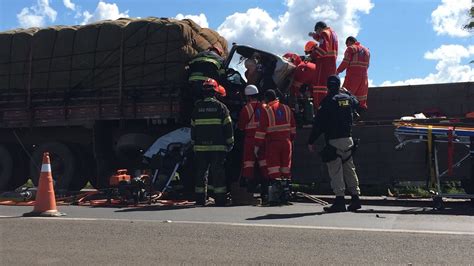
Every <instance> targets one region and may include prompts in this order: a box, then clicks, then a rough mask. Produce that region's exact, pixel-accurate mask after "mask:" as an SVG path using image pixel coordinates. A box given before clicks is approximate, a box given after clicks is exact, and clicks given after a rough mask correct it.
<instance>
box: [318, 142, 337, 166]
mask: <svg viewBox="0 0 474 266" xmlns="http://www.w3.org/2000/svg"><path fill="white" fill-rule="evenodd" d="M319 155H320V156H321V161H322V162H323V163H327V162H330V161H334V160H336V159H337V157H339V155H337V149H336V147H334V146H332V145H331V144H329V143H326V146H324V148H323V150H322V151H320V152H319Z"/></svg>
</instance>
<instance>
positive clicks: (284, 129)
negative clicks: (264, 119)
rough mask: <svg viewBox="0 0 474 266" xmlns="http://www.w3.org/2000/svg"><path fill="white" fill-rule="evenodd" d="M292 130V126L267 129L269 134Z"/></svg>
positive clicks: (286, 125) (284, 125)
mask: <svg viewBox="0 0 474 266" xmlns="http://www.w3.org/2000/svg"><path fill="white" fill-rule="evenodd" d="M287 130H290V124H282V125H276V126H272V127H268V128H267V132H280V131H287Z"/></svg>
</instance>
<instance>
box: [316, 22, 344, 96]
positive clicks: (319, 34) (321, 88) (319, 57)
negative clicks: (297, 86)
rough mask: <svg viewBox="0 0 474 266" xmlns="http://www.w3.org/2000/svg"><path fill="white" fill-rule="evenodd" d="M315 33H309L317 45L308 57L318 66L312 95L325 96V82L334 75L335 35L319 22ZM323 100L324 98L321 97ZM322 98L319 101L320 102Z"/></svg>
mask: <svg viewBox="0 0 474 266" xmlns="http://www.w3.org/2000/svg"><path fill="white" fill-rule="evenodd" d="M314 31H315V32H310V33H309V35H310V36H311V37H313V38H314V39H315V40H316V41H317V42H318V43H319V45H318V46H315V47H314V48H313V50H312V51H311V54H310V57H311V60H312V61H313V62H316V64H317V65H318V69H317V73H318V74H317V84H316V86H315V87H314V88H313V95H314V94H317V93H321V94H323V93H324V94H327V80H328V77H329V76H331V75H334V74H336V59H337V49H338V43H337V35H336V32H335V31H333V30H332V29H331V28H330V27H328V26H327V25H326V23H324V22H322V21H319V22H318V23H316V25H315V26H314ZM323 98H324V97H323ZM321 100H322V98H321V99H320V100H319V102H321Z"/></svg>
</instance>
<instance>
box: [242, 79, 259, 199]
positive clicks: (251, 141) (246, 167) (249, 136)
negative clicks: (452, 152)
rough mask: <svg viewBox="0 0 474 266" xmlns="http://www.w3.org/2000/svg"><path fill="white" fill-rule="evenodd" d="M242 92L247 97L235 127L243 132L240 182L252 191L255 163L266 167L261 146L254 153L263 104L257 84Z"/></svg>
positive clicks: (255, 180)
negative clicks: (257, 152) (259, 98)
mask: <svg viewBox="0 0 474 266" xmlns="http://www.w3.org/2000/svg"><path fill="white" fill-rule="evenodd" d="M244 93H245V96H246V98H247V104H246V105H245V106H244V108H242V110H241V111H240V115H239V122H238V124H237V127H238V128H239V129H240V130H241V131H243V132H244V134H245V139H244V154H243V162H242V177H241V179H242V180H241V183H244V184H245V183H246V184H247V191H248V192H252V193H253V192H254V190H255V188H256V186H257V183H258V181H257V178H256V176H255V163H258V165H259V167H260V169H261V170H262V169H264V168H266V161H265V157H264V156H263V154H262V152H263V147H262V151H260V152H259V154H258V155H256V154H255V153H254V149H255V132H256V130H257V128H258V124H259V121H260V116H261V113H262V111H263V110H262V109H263V108H264V105H263V104H262V103H261V102H260V101H259V100H258V94H259V91H258V88H257V86H255V85H248V86H247V87H246V88H245V90H244ZM263 174H264V171H261V175H263Z"/></svg>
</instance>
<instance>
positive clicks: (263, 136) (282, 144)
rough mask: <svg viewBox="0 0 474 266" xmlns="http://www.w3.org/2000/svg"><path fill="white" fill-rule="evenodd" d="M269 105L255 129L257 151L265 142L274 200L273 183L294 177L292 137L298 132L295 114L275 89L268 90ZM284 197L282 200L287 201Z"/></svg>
mask: <svg viewBox="0 0 474 266" xmlns="http://www.w3.org/2000/svg"><path fill="white" fill-rule="evenodd" d="M265 102H266V103H267V105H266V107H265V108H264V109H263V112H262V114H261V116H260V121H259V126H258V128H257V131H256V132H255V145H256V146H255V150H254V152H255V154H258V152H259V149H260V147H262V146H264V145H265V159H266V161H267V170H268V172H267V174H268V178H269V182H270V186H269V190H268V191H269V196H268V197H269V198H268V200H269V201H271V199H270V198H271V194H272V193H271V191H270V188H271V187H275V186H278V184H282V183H283V182H288V180H290V179H291V172H290V169H291V156H292V141H293V140H294V139H295V136H296V125H295V118H294V115H293V113H292V111H291V109H290V107H288V106H287V105H285V104H282V103H280V102H279V100H278V99H277V98H276V93H275V91H274V90H267V91H266V92H265ZM286 201H287V199H286V200H285V199H282V200H281V201H280V202H278V203H285V202H286Z"/></svg>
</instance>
